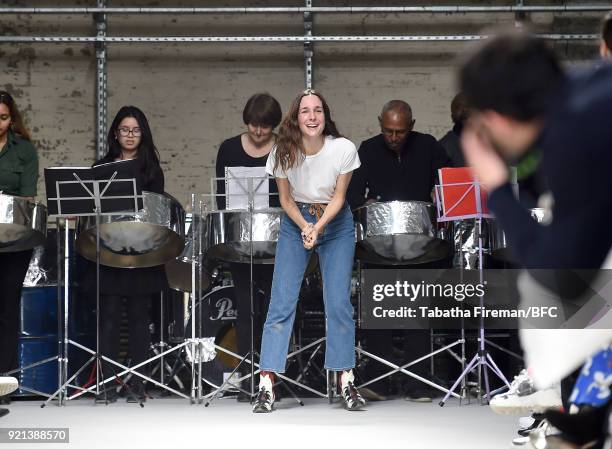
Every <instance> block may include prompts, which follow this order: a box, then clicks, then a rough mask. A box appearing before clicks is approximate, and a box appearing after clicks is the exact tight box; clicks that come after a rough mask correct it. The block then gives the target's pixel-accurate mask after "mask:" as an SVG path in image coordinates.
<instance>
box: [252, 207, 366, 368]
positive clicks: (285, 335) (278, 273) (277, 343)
mask: <svg viewBox="0 0 612 449" xmlns="http://www.w3.org/2000/svg"><path fill="white" fill-rule="evenodd" d="M298 208H299V209H300V212H301V213H302V216H303V217H304V218H305V219H306V221H308V222H310V223H315V222H316V216H312V215H310V213H309V211H308V209H309V205H308V204H302V203H298ZM312 251H316V252H317V254H318V255H319V266H320V268H321V274H322V276H323V303H324V305H325V322H326V330H327V343H326V345H325V368H326V369H328V370H333V371H341V370H347V369H350V368H353V367H354V366H355V322H354V321H353V306H352V305H351V302H350V295H351V274H352V271H353V257H354V254H355V228H354V224H353V216H352V214H351V210H350V209H349V206H348V204H345V205H344V207H343V208H342V209H341V210H340V212H338V214H337V215H336V216H335V217H334V219H333V220H332V221H331V222H330V223H329V224H328V225H327V226H326V228H325V230H324V232H323V234H320V235H319V237H318V243H317V246H315V248H314V249H312V250H307V249H305V248H304V245H303V243H302V236H301V230H300V228H298V226H297V225H296V224H295V223H294V222H293V220H291V218H289V217H288V216H287V215H286V214H283V217H282V219H281V226H280V234H279V237H278V244H277V247H276V261H275V264H274V277H273V280H272V296H271V298H270V308H269V309H268V316H267V318H266V323H265V325H264V330H263V337H262V343H261V359H260V369H261V370H262V371H272V372H275V373H283V372H285V361H286V358H287V351H288V348H289V338H290V336H291V330H292V329H293V321H294V319H295V309H296V306H297V301H298V295H299V293H300V286H301V285H302V279H303V278H304V271H305V270H306V265H307V264H308V260H309V259H310V256H311V252H312Z"/></svg>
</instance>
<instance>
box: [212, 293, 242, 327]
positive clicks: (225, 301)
mask: <svg viewBox="0 0 612 449" xmlns="http://www.w3.org/2000/svg"><path fill="white" fill-rule="evenodd" d="M214 307H215V309H214V310H213V311H211V312H213V313H211V314H210V315H211V316H210V321H227V320H235V319H236V307H235V305H234V301H233V300H232V299H231V298H227V297H225V298H220V299H219V300H218V301H217V302H216V303H215V306H214Z"/></svg>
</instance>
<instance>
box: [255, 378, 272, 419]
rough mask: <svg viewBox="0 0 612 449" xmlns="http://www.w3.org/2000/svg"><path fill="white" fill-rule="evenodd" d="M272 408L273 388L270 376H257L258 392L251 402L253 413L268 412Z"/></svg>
mask: <svg viewBox="0 0 612 449" xmlns="http://www.w3.org/2000/svg"><path fill="white" fill-rule="evenodd" d="M273 409H274V389H273V387H272V379H271V378H270V376H261V377H260V378H259V393H257V398H256V399H255V403H254V404H253V413H270V412H271V411H272V410H273Z"/></svg>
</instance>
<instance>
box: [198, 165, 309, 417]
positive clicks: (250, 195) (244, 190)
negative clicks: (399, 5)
mask: <svg viewBox="0 0 612 449" xmlns="http://www.w3.org/2000/svg"><path fill="white" fill-rule="evenodd" d="M228 174H229V173H228ZM269 179H270V177H269V176H267V175H266V176H249V177H244V178H243V177H236V176H228V177H222V178H211V192H214V191H215V189H214V185H215V182H216V181H220V180H222V181H224V182H226V184H227V181H229V180H233V181H246V186H244V185H243V183H242V182H238V185H239V186H240V190H241V192H239V193H229V192H226V193H225V194H219V193H217V194H210V195H204V196H207V197H210V198H211V199H214V198H215V197H217V196H223V195H228V196H229V195H231V196H238V197H240V196H242V197H244V196H246V197H247V211H248V213H249V269H250V273H249V274H250V325H251V335H250V348H249V352H248V353H247V354H245V355H238V354H235V353H233V352H231V351H228V350H227V349H225V348H222V347H220V346H217V345H215V348H216V349H219V350H220V351H222V352H224V353H226V354H229V355H231V356H232V357H235V358H236V359H238V360H239V362H238V365H237V366H236V367H235V368H234V369H233V370H232V372H231V373H230V375H229V376H228V377H227V378H226V379H225V381H224V382H223V383H222V384H221V385H220V386H218V387H217V388H216V389H215V390H214V391H213V392H211V393H209V394H208V395H207V396H206V398H207V399H208V400H207V401H206V403H205V404H204V406H205V407H208V406H209V405H210V404H211V402H212V401H214V400H215V398H216V397H217V396H218V394H219V393H220V392H221V391H222V390H223V389H224V388H225V386H226V385H228V384H229V385H233V386H234V387H236V388H238V389H239V390H240V391H242V392H243V393H247V394H248V395H249V396H250V398H251V401H252V400H253V398H254V396H255V374H257V373H258V372H259V369H257V370H256V369H255V368H256V367H257V368H259V364H258V363H255V354H256V352H255V348H254V339H255V336H254V332H255V323H254V315H255V307H254V298H253V290H254V280H253V253H254V249H253V221H254V213H255V210H256V208H255V199H256V197H257V196H272V195H278V194H277V193H269V192H265V193H261V192H259V188H260V186H261V185H262V184H263V183H264V182H266V181H268V180H269ZM254 182H257V185H254ZM200 204H201V202H200ZM201 208H202V206H200V210H201ZM215 212H220V211H218V210H211V211H210V212H209V213H215ZM202 218H203V216H202ZM200 238H201V232H200ZM200 248H201V246H200ZM200 274H201V273H200ZM192 310H195V309H192ZM194 321H195V320H194V319H192V323H193V322H194ZM200 323H202V320H200ZM290 356H291V354H289V355H288V357H290ZM245 363H248V364H249V366H250V369H251V372H250V374H248V375H246V376H242V377H240V378H238V379H236V382H237V383H238V384H240V383H241V382H242V381H243V380H246V379H250V384H251V385H250V387H251V388H250V392H247V391H244V390H243V389H242V388H241V387H240V386H238V385H234V384H232V383H231V381H230V380H231V379H232V377H233V376H234V374H235V373H236V372H237V371H238V370H239V368H240V366H242V365H243V364H245ZM276 376H277V377H278V378H279V382H280V383H281V385H282V386H283V387H285V389H286V390H287V391H288V392H289V394H290V395H291V396H293V398H294V399H295V400H296V401H297V402H298V404H300V405H301V406H303V405H304V403H303V402H302V401H301V400H300V399H299V398H298V397H297V395H296V394H295V393H294V392H293V390H291V388H289V386H288V385H287V384H286V383H285V382H284V381H288V382H292V383H296V382H295V381H293V380H292V379H289V378H288V377H285V376H284V375H282V374H276ZM198 377H199V379H201V375H200V376H198ZM297 385H299V386H302V385H301V384H300V383H297Z"/></svg>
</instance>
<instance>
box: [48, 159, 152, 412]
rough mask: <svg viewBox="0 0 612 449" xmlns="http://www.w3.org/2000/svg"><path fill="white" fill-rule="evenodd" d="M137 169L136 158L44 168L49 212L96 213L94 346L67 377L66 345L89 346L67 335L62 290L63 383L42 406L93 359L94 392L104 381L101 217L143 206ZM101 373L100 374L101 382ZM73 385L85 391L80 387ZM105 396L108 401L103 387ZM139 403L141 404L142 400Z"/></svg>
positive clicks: (61, 396)
mask: <svg viewBox="0 0 612 449" xmlns="http://www.w3.org/2000/svg"><path fill="white" fill-rule="evenodd" d="M138 171H139V164H138V161H137V160H135V159H133V160H128V161H120V162H112V163H109V164H102V165H99V166H96V167H93V168H76V167H54V168H47V169H45V186H46V191H47V207H48V210H49V215H50V216H51V215H55V216H56V217H58V218H59V217H88V216H89V217H91V216H95V217H96V350H95V351H91V350H89V351H88V352H91V353H92V356H91V357H90V359H89V360H88V361H87V362H85V364H84V365H83V366H81V367H80V368H79V369H78V370H77V371H76V373H75V374H74V375H72V377H70V379H66V377H67V372H68V347H69V345H74V346H76V347H78V348H81V349H86V350H87V349H89V348H85V347H84V346H82V345H80V344H78V343H77V342H74V341H72V340H70V339H69V336H68V293H67V291H65V292H64V314H63V315H64V332H63V357H61V363H60V378H61V380H62V381H63V383H62V384H61V385H60V386H59V388H58V390H57V391H56V392H55V393H54V394H53V395H52V396H50V397H49V398H48V399H47V401H45V403H43V404H42V405H41V407H44V406H45V405H46V404H48V403H49V402H50V401H51V400H53V399H54V398H55V396H58V397H59V400H60V405H62V403H63V399H64V398H65V397H66V394H65V390H66V388H67V387H68V386H71V385H70V383H71V382H72V381H73V380H74V379H75V378H76V377H77V376H78V375H79V374H80V373H81V372H82V371H83V370H84V369H85V368H86V367H87V366H88V365H89V364H90V363H92V362H93V363H95V367H96V386H95V394H96V396H99V395H100V385H101V384H105V383H106V382H105V381H104V379H103V376H104V374H103V371H102V359H105V357H103V356H102V355H101V354H100V231H99V228H100V217H101V216H103V215H104V216H108V215H111V216H112V215H121V214H124V213H125V212H126V211H130V212H133V213H135V212H137V211H138V210H139V209H141V208H142V190H141V187H140V185H139V182H138V179H139V177H138ZM58 251H59V248H58ZM58 259H59V257H58ZM67 282H68V280H67V279H64V283H66V285H67ZM100 376H102V383H101V382H100ZM116 377H117V376H116ZM117 378H118V377H117ZM73 387H75V386H73ZM76 388H78V389H80V390H82V391H86V390H84V389H83V388H81V387H76ZM104 400H105V402H107V403H108V401H107V400H106V389H105V390H104ZM140 406H141V407H142V406H143V404H142V402H141V403H140Z"/></svg>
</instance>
